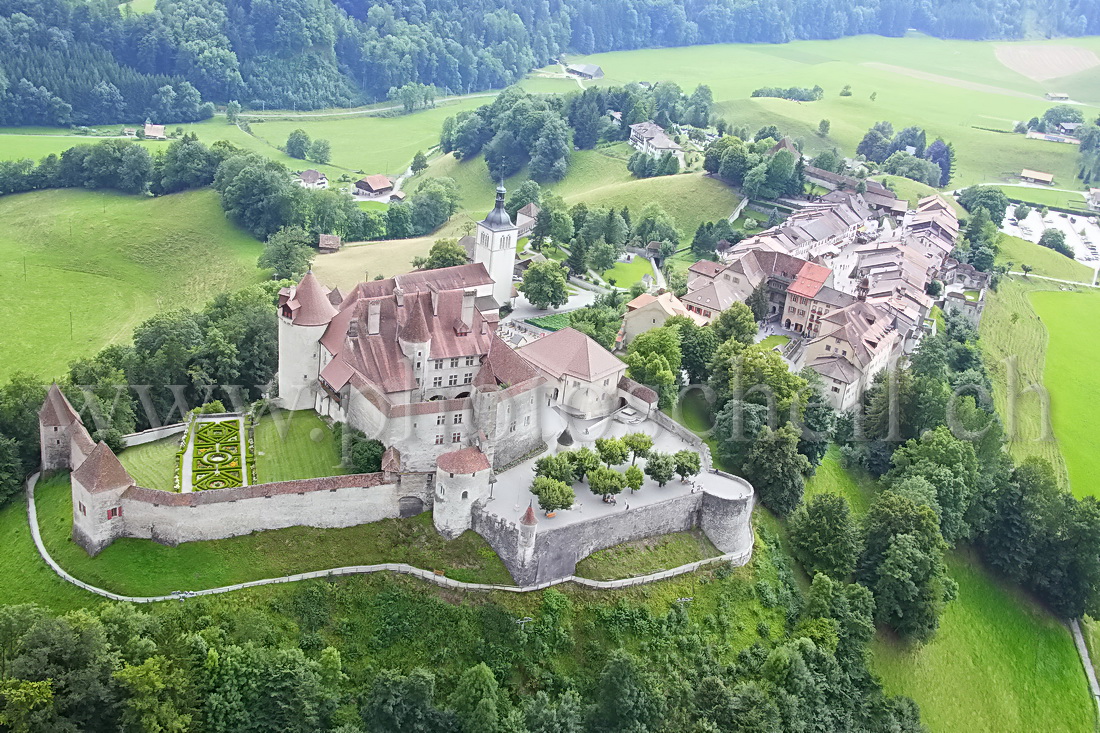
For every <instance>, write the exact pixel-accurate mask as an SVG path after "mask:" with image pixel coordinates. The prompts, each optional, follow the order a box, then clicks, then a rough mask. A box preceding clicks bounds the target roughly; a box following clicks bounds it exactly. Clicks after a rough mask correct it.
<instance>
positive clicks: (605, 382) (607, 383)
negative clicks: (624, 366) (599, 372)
mask: <svg viewBox="0 0 1100 733" xmlns="http://www.w3.org/2000/svg"><path fill="white" fill-rule="evenodd" d="M609 384H611V379H610V378H609V379H605V380H603V386H605V387H606V386H607V385H609Z"/></svg>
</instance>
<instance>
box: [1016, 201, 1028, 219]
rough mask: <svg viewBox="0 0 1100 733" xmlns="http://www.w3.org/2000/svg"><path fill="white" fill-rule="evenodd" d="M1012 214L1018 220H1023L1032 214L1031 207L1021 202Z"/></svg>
mask: <svg viewBox="0 0 1100 733" xmlns="http://www.w3.org/2000/svg"><path fill="white" fill-rule="evenodd" d="M1012 216H1013V217H1014V218H1015V219H1016V221H1023V220H1024V219H1026V218H1028V217H1029V216H1031V207H1030V206H1028V205H1027V204H1019V205H1017V206H1016V208H1015V209H1014V210H1013V211H1012Z"/></svg>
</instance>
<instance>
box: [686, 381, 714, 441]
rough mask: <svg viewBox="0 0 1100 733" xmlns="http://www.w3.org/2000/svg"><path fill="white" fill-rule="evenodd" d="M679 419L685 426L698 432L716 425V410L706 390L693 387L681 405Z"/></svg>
mask: <svg viewBox="0 0 1100 733" xmlns="http://www.w3.org/2000/svg"><path fill="white" fill-rule="evenodd" d="M679 411H680V415H679V417H678V418H677V419H679V421H680V422H681V423H683V425H684V427H686V428H687V429H688V430H691V431H693V432H696V433H704V432H706V431H708V430H710V429H711V428H712V427H713V426H714V411H713V409H712V406H711V403H710V400H708V399H707V395H706V392H704V391H703V390H701V389H693V390H691V391H689V392H688V393H687V394H685V395H684V398H683V399H682V400H681V401H680V405H679Z"/></svg>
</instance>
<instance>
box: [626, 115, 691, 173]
mask: <svg viewBox="0 0 1100 733" xmlns="http://www.w3.org/2000/svg"><path fill="white" fill-rule="evenodd" d="M630 144H631V145H632V146H634V148H635V149H637V150H640V151H641V152H643V153H646V154H647V155H652V156H654V157H657V158H659V157H661V156H662V155H664V154H665V153H671V154H672V156H673V157H674V158H676V160H678V161H680V167H681V168H683V167H684V150H683V148H681V147H680V146H679V144H677V143H676V141H674V140H673V139H672V138H670V137H669V136H668V135H667V134H666V133H665V131H664V129H663V128H662V127H661V126H660V125H658V124H657V123H656V122H653V121H652V120H650V121H649V122H638V123H636V124H633V125H631V126H630Z"/></svg>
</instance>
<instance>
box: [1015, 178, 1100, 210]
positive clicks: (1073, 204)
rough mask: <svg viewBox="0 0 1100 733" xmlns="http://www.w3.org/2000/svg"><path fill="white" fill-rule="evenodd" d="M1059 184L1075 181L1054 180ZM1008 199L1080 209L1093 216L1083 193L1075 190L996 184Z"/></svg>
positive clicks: (1069, 183)
mask: <svg viewBox="0 0 1100 733" xmlns="http://www.w3.org/2000/svg"><path fill="white" fill-rule="evenodd" d="M1056 183H1057V184H1058V185H1059V186H1072V185H1075V184H1076V183H1077V182H1076V181H1056ZM998 188H1000V189H1001V190H1002V191H1004V194H1005V196H1008V198H1009V200H1010V201H1022V202H1024V203H1026V204H1028V205H1030V206H1032V207H1040V206H1050V207H1053V208H1057V209H1069V210H1071V211H1080V212H1081V213H1082V214H1086V215H1088V216H1094V215H1095V212H1093V211H1090V210H1089V208H1088V204H1086V203H1085V195H1084V194H1083V193H1078V192H1076V191H1059V190H1058V189H1056V188H1038V187H1036V186H998Z"/></svg>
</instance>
